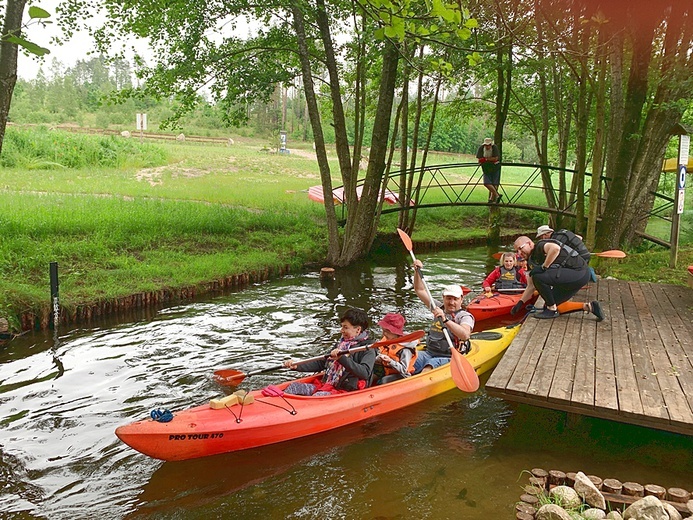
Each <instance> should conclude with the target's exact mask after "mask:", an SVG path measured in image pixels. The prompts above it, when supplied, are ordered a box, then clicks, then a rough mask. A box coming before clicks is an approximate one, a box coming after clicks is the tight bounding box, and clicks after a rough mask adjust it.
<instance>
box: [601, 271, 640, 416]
mask: <svg viewBox="0 0 693 520" xmlns="http://www.w3.org/2000/svg"><path fill="white" fill-rule="evenodd" d="M624 291H630V289H629V288H628V285H627V284H624V285H623V286H621V285H620V284H617V283H615V282H614V283H611V282H610V283H609V294H610V296H611V298H612V300H611V301H610V302H609V308H610V313H611V315H612V320H611V325H612V333H613V347H614V349H613V352H614V375H615V377H616V390H617V392H618V403H619V414H625V415H630V416H639V415H642V414H643V407H642V402H641V401H640V393H639V392H638V383H637V374H636V373H635V365H634V363H633V357H632V355H631V349H630V342H629V339H628V331H627V329H626V317H625V312H624V308H623V302H622V300H621V293H622V292H624Z"/></svg>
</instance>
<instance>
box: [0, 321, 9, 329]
mask: <svg viewBox="0 0 693 520" xmlns="http://www.w3.org/2000/svg"><path fill="white" fill-rule="evenodd" d="M8 330H10V323H9V322H8V321H7V320H6V319H5V318H0V332H7V331H8Z"/></svg>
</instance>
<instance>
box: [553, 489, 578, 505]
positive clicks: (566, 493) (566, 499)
mask: <svg viewBox="0 0 693 520" xmlns="http://www.w3.org/2000/svg"><path fill="white" fill-rule="evenodd" d="M549 496H551V497H552V498H553V499H554V500H556V502H559V503H560V504H561V505H562V506H564V507H566V508H568V509H572V508H576V507H580V506H581V505H582V499H581V498H580V495H578V494H577V491H575V490H574V489H573V488H571V487H568V486H556V487H555V488H553V489H552V490H551V491H549Z"/></svg>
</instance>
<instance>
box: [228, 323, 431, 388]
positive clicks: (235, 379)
mask: <svg viewBox="0 0 693 520" xmlns="http://www.w3.org/2000/svg"><path fill="white" fill-rule="evenodd" d="M425 334H426V333H425V332H424V331H423V330H417V331H415V332H412V333H410V334H406V335H404V336H400V337H399V338H394V339H387V340H383V341H377V342H375V343H371V344H370V345H365V346H363V347H356V348H353V349H350V350H345V351H344V353H345V354H346V353H347V352H361V351H364V350H367V349H369V348H378V347H384V346H385V345H393V344H395V343H409V342H410V341H416V340H419V339H421V338H423V337H424V336H425ZM328 357H330V356H329V354H326V355H325V354H324V355H322V356H315V357H312V358H308V359H303V360H301V361H298V362H297V363H296V364H297V365H302V364H304V363H310V362H311V361H318V360H320V359H327V358H328ZM281 368H286V367H285V366H284V364H283V363H282V364H281V365H274V366H271V367H269V368H262V369H260V370H255V371H253V372H247V373H246V372H241V371H240V370H234V369H231V368H225V369H220V370H215V371H214V380H215V381H216V382H217V383H219V384H220V385H223V386H236V385H240V384H241V382H242V381H243V380H244V379H245V378H246V377H250V376H256V375H258V374H264V373H265V372H272V371H274V370H279V369H281Z"/></svg>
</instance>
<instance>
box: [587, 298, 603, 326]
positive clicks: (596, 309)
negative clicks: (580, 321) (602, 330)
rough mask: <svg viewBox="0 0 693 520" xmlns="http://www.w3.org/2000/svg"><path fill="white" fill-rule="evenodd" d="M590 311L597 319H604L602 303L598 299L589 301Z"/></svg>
mask: <svg viewBox="0 0 693 520" xmlns="http://www.w3.org/2000/svg"><path fill="white" fill-rule="evenodd" d="M590 312H591V313H592V314H594V315H595V316H596V317H597V321H602V320H603V319H604V311H602V305H601V303H599V302H598V301H593V302H591V303H590Z"/></svg>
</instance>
